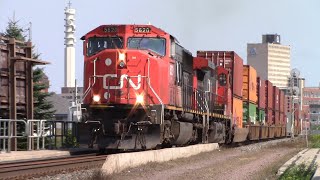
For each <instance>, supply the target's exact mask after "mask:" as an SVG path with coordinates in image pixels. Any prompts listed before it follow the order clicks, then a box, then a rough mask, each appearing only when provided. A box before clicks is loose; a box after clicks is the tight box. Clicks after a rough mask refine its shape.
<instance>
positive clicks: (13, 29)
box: [4, 17, 55, 119]
mask: <svg viewBox="0 0 320 180" xmlns="http://www.w3.org/2000/svg"><path fill="white" fill-rule="evenodd" d="M18 22H19V21H17V20H15V18H14V17H13V19H9V22H8V26H7V28H6V31H5V32H4V36H5V37H10V38H15V39H17V40H19V41H25V39H26V38H25V37H26V36H25V35H24V33H25V30H23V28H21V27H20V26H19V25H18ZM33 49H34V46H33ZM39 56H40V54H36V53H33V54H32V58H34V59H38V58H39ZM44 76H45V74H44V71H43V68H35V69H33V102H34V103H33V104H34V119H51V118H52V117H53V114H54V113H55V111H54V110H52V108H53V105H52V102H50V101H48V100H47V97H49V96H51V95H52V94H51V93H48V92H46V91H45V89H47V88H49V85H48V84H46V83H44V82H43V80H44Z"/></svg>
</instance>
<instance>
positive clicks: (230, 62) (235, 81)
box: [197, 51, 243, 98]
mask: <svg viewBox="0 0 320 180" xmlns="http://www.w3.org/2000/svg"><path fill="white" fill-rule="evenodd" d="M197 57H203V58H206V59H208V60H211V61H213V62H214V64H215V65H216V66H222V67H224V68H226V69H228V71H229V72H230V74H231V77H230V81H231V89H232V94H233V96H237V97H238V98H242V73H243V70H242V69H243V60H242V58H241V57H240V56H239V55H238V54H237V53H235V52H234V51H197Z"/></svg>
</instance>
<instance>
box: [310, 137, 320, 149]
mask: <svg viewBox="0 0 320 180" xmlns="http://www.w3.org/2000/svg"><path fill="white" fill-rule="evenodd" d="M310 147H311V148H320V134H314V135H310Z"/></svg>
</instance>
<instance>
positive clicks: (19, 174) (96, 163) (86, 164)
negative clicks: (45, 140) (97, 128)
mask: <svg viewBox="0 0 320 180" xmlns="http://www.w3.org/2000/svg"><path fill="white" fill-rule="evenodd" d="M106 157H107V155H89V156H88V155H81V156H74V157H72V156H71V157H64V158H58V159H42V160H33V161H24V162H9V163H1V164H0V179H1V180H2V179H28V178H32V177H41V176H45V175H54V174H57V173H61V172H69V171H76V170H83V169H89V168H99V167H101V166H102V165H103V163H104V161H105V159H106Z"/></svg>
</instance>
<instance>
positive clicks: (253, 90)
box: [242, 65, 258, 104]
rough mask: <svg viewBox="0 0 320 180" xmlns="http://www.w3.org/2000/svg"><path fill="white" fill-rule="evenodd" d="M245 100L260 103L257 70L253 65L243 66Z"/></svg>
mask: <svg viewBox="0 0 320 180" xmlns="http://www.w3.org/2000/svg"><path fill="white" fill-rule="evenodd" d="M242 89H243V91H242V93H243V96H242V97H243V98H242V99H243V101H249V102H250V103H253V104H258V96H257V71H256V69H254V68H253V67H252V66H248V65H244V66H243V85H242Z"/></svg>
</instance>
